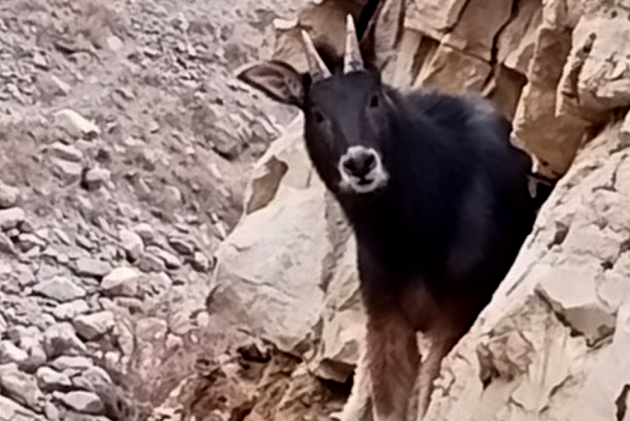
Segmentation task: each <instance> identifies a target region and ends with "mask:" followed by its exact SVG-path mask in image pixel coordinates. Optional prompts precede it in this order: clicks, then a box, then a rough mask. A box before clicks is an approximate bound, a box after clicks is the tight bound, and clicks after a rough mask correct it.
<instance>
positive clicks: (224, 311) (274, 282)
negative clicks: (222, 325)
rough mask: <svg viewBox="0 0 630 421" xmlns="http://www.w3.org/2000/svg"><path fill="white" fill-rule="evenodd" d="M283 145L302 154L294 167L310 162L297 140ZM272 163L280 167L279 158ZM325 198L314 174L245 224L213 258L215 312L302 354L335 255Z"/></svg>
mask: <svg viewBox="0 0 630 421" xmlns="http://www.w3.org/2000/svg"><path fill="white" fill-rule="evenodd" d="M300 136H301V134H300ZM278 142H279V143H282V142H283V140H280V141H278ZM284 142H286V143H288V144H289V145H290V147H294V146H295V147H299V148H301V153H300V154H297V155H294V156H298V157H299V156H300V155H301V157H302V159H299V158H298V160H297V161H298V162H296V163H295V165H299V162H306V161H305V160H304V158H305V156H306V150H305V148H304V146H303V142H301V139H300V138H299V137H298V138H295V137H292V138H291V141H287V140H284ZM299 145H301V146H299ZM274 156H275V159H278V160H280V159H282V153H278V154H277V155H274ZM287 165H288V166H289V167H290V168H291V167H293V166H294V163H293V162H288V163H287ZM307 168H309V167H307ZM310 171H311V172H312V171H313V170H312V169H311V170H310ZM290 175H292V174H290V173H289V172H287V173H286V174H285V176H286V177H288V176H290ZM288 182H289V183H290V181H289V180H288ZM253 194H254V195H256V193H253ZM324 196H325V188H324V185H323V184H322V183H321V181H320V180H319V178H318V177H317V176H315V174H314V173H312V174H311V176H310V177H309V179H308V181H307V183H306V184H305V185H303V186H302V187H293V186H290V185H289V186H287V187H285V188H283V189H281V190H280V189H279V191H278V193H277V194H276V196H275V200H273V201H271V202H270V203H269V204H268V205H267V206H265V207H263V208H260V209H257V210H256V211H255V212H252V213H251V214H249V215H247V216H246V217H244V218H243V219H242V220H241V221H240V223H239V224H238V226H237V227H236V228H235V229H234V231H233V232H232V233H231V234H230V235H229V236H228V238H227V239H226V240H225V241H224V243H223V244H222V245H221V246H220V248H219V250H218V251H217V253H216V257H217V266H216V270H215V272H214V279H213V282H214V285H215V288H214V290H213V291H212V292H211V295H210V298H209V310H210V311H211V312H216V313H217V314H219V315H222V316H224V317H225V318H226V319H227V320H230V321H233V322H236V323H245V324H247V325H248V326H250V328H251V329H253V331H254V332H255V333H256V334H259V335H261V336H264V337H267V338H269V339H271V340H272V341H273V342H274V343H275V344H277V345H278V346H279V348H280V349H281V350H284V351H287V352H297V347H298V345H299V344H300V343H302V342H304V341H305V340H306V339H307V337H309V336H310V333H311V331H312V328H313V327H314V325H315V324H316V323H317V321H318V320H319V317H320V314H321V311H322V308H323V300H324V294H323V291H322V289H321V287H320V279H321V276H322V274H323V268H324V258H325V257H326V255H327V254H328V253H329V251H330V249H331V245H330V242H329V240H328V238H327V233H326V220H325V210H326V205H325V200H324Z"/></svg>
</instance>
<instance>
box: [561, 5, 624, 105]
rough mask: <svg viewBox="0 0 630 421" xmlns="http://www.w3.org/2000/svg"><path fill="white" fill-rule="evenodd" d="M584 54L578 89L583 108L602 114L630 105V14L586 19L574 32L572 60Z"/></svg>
mask: <svg viewBox="0 0 630 421" xmlns="http://www.w3.org/2000/svg"><path fill="white" fill-rule="evenodd" d="M612 16H615V17H612ZM581 51H587V53H585V54H584V55H585V57H584V59H583V60H582V63H581V64H582V65H581V66H580V69H579V73H578V74H579V79H578V80H577V86H576V88H577V92H576V93H577V95H578V97H579V101H580V104H581V105H582V106H583V107H584V108H587V109H589V110H593V111H599V112H606V111H610V110H612V109H614V108H618V107H626V106H628V105H630V67H629V66H628V55H629V54H630V21H628V18H627V12H626V11H624V10H623V9H621V8H615V9H613V10H606V11H605V12H604V11H601V12H599V13H597V14H596V15H595V16H584V17H583V18H582V19H581V20H580V21H579V23H578V25H577V26H576V28H575V31H574V32H573V51H572V53H573V54H572V57H570V58H569V60H571V59H572V58H574V57H575V58H576V59H579V56H580V52H581ZM576 56H577V57H576Z"/></svg>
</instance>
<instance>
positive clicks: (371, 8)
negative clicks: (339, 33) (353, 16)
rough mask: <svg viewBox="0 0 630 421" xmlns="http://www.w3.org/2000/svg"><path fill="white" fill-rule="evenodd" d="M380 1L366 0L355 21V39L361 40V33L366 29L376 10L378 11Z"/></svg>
mask: <svg viewBox="0 0 630 421" xmlns="http://www.w3.org/2000/svg"><path fill="white" fill-rule="evenodd" d="M380 3H381V0H368V2H367V3H366V5H365V6H363V8H362V9H361V14H360V15H359V19H358V20H357V24H356V28H357V37H358V38H359V39H361V38H362V37H363V33H364V32H365V30H366V29H367V27H368V24H369V22H370V20H371V19H372V17H373V16H374V14H375V13H376V10H377V9H378V6H379V4H380Z"/></svg>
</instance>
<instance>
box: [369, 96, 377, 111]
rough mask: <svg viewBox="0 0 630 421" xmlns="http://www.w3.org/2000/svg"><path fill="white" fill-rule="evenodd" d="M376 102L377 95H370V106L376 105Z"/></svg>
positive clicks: (374, 106)
mask: <svg viewBox="0 0 630 421" xmlns="http://www.w3.org/2000/svg"><path fill="white" fill-rule="evenodd" d="M378 102H379V101H378V95H374V96H373V97H372V100H371V101H370V107H372V108H376V107H378Z"/></svg>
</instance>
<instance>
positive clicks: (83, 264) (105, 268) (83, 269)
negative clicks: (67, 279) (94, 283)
mask: <svg viewBox="0 0 630 421" xmlns="http://www.w3.org/2000/svg"><path fill="white" fill-rule="evenodd" d="M73 269H74V272H75V273H76V274H77V275H79V276H92V277H94V278H98V279H100V278H102V277H103V276H105V275H107V274H108V273H109V272H110V271H111V270H112V267H111V265H110V264H109V263H108V262H105V261H103V260H96V259H90V258H86V257H84V258H81V259H79V260H77V261H76V263H75V265H74V266H73Z"/></svg>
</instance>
